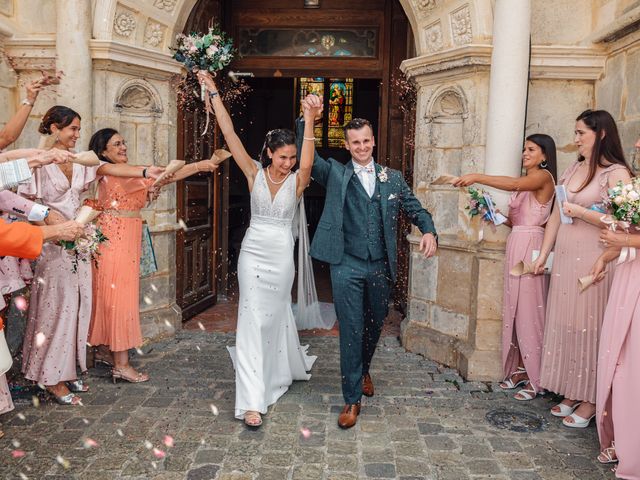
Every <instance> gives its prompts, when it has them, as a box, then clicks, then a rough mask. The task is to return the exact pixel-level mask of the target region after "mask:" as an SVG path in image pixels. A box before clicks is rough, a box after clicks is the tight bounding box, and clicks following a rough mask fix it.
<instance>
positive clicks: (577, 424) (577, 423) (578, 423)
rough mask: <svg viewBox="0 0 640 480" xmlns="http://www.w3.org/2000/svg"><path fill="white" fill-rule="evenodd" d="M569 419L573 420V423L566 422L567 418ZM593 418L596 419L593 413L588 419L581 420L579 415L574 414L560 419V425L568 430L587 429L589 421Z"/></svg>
mask: <svg viewBox="0 0 640 480" xmlns="http://www.w3.org/2000/svg"><path fill="white" fill-rule="evenodd" d="M569 417H571V418H573V422H571V423H569V422H567V418H569ZM594 418H596V414H595V413H594V414H593V415H591V416H590V417H589V418H583V417H581V416H580V415H576V414H575V413H572V414H571V415H567V416H566V417H564V418H563V419H562V424H563V425H564V426H565V427H569V428H587V427H588V426H589V424H590V423H591V420H593V419H594Z"/></svg>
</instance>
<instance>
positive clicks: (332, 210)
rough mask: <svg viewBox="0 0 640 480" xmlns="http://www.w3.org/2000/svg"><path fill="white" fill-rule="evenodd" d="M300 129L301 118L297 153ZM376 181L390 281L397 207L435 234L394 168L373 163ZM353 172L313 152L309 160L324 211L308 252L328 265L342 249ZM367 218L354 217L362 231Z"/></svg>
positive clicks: (336, 260) (337, 260) (339, 259)
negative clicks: (322, 192) (320, 189)
mask: <svg viewBox="0 0 640 480" xmlns="http://www.w3.org/2000/svg"><path fill="white" fill-rule="evenodd" d="M303 132H304V120H302V119H298V121H297V139H298V152H300V151H301V144H302V138H303ZM375 168H376V183H377V185H376V186H377V188H378V189H379V192H380V207H381V211H382V227H383V233H384V242H385V247H386V252H387V259H388V262H389V269H390V271H391V275H392V278H393V280H394V281H395V279H396V272H397V256H398V246H397V243H396V238H397V228H398V215H399V212H400V210H402V211H403V212H404V213H405V214H407V215H408V217H409V219H410V220H411V223H413V224H414V225H415V226H417V227H418V228H419V229H420V231H421V232H422V233H423V234H425V233H432V234H434V235H436V229H435V227H434V225H433V220H432V218H431V214H430V213H429V212H428V211H427V210H425V209H424V208H423V207H422V205H421V204H420V202H419V201H418V199H417V198H416V197H415V195H413V193H412V192H411V189H410V188H409V186H408V185H407V183H406V182H405V181H404V178H403V177H402V174H401V173H400V172H399V171H398V170H392V169H390V168H386V169H384V168H383V167H381V166H380V165H378V164H377V163H376V164H375ZM383 170H384V172H385V173H386V177H387V178H386V181H382V179H381V177H384V175H381V172H383ZM353 175H354V170H353V162H351V161H349V162H347V164H346V165H343V164H342V163H340V162H338V161H337V160H334V159H333V158H329V159H328V160H325V159H324V158H322V157H321V156H320V155H318V153H317V152H316V153H315V158H314V160H313V170H312V173H311V176H312V178H313V179H314V180H315V181H316V182H318V183H319V184H320V185H322V186H323V187H324V188H325V189H326V191H327V194H326V198H325V204H324V210H323V212H322V216H321V217H320V222H319V223H318V228H317V229H316V233H315V235H314V237H313V241H312V243H311V249H310V252H309V253H310V254H311V256H312V257H313V258H316V259H318V260H320V261H323V262H327V263H329V264H333V265H335V264H339V263H341V262H342V258H343V256H344V252H345V235H344V232H343V225H344V215H343V213H344V207H345V204H346V202H356V201H359V198H357V197H356V196H353V195H351V196H350V195H347V189H348V186H349V182H350V181H351V178H352V177H353ZM368 220H369V219H368V218H360V219H354V221H361V222H362V231H367V222H368Z"/></svg>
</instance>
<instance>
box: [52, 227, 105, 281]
mask: <svg viewBox="0 0 640 480" xmlns="http://www.w3.org/2000/svg"><path fill="white" fill-rule="evenodd" d="M107 240H109V239H108V238H107V237H106V236H105V235H104V234H103V233H102V230H100V228H99V227H98V226H97V225H96V224H94V223H89V224H87V225H85V227H84V235H83V236H82V237H80V238H78V239H77V240H75V241H71V242H70V241H67V240H60V245H61V246H62V247H63V248H64V249H65V250H67V251H68V253H69V254H70V255H75V259H74V260H73V272H74V273H75V272H77V271H78V261H82V262H89V261H92V262H93V263H94V264H95V265H96V267H97V266H98V257H99V256H100V253H99V252H98V248H99V247H100V244H102V243H104V242H106V241H107Z"/></svg>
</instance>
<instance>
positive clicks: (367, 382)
mask: <svg viewBox="0 0 640 480" xmlns="http://www.w3.org/2000/svg"><path fill="white" fill-rule="evenodd" d="M362 394H363V395H365V396H367V397H373V382H372V381H371V375H369V374H368V373H367V374H365V375H364V376H363V377H362Z"/></svg>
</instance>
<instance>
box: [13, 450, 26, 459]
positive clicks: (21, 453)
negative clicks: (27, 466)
mask: <svg viewBox="0 0 640 480" xmlns="http://www.w3.org/2000/svg"><path fill="white" fill-rule="evenodd" d="M25 455H26V453H25V451H24V450H11V456H12V457H13V458H22V457H24V456H25Z"/></svg>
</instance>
